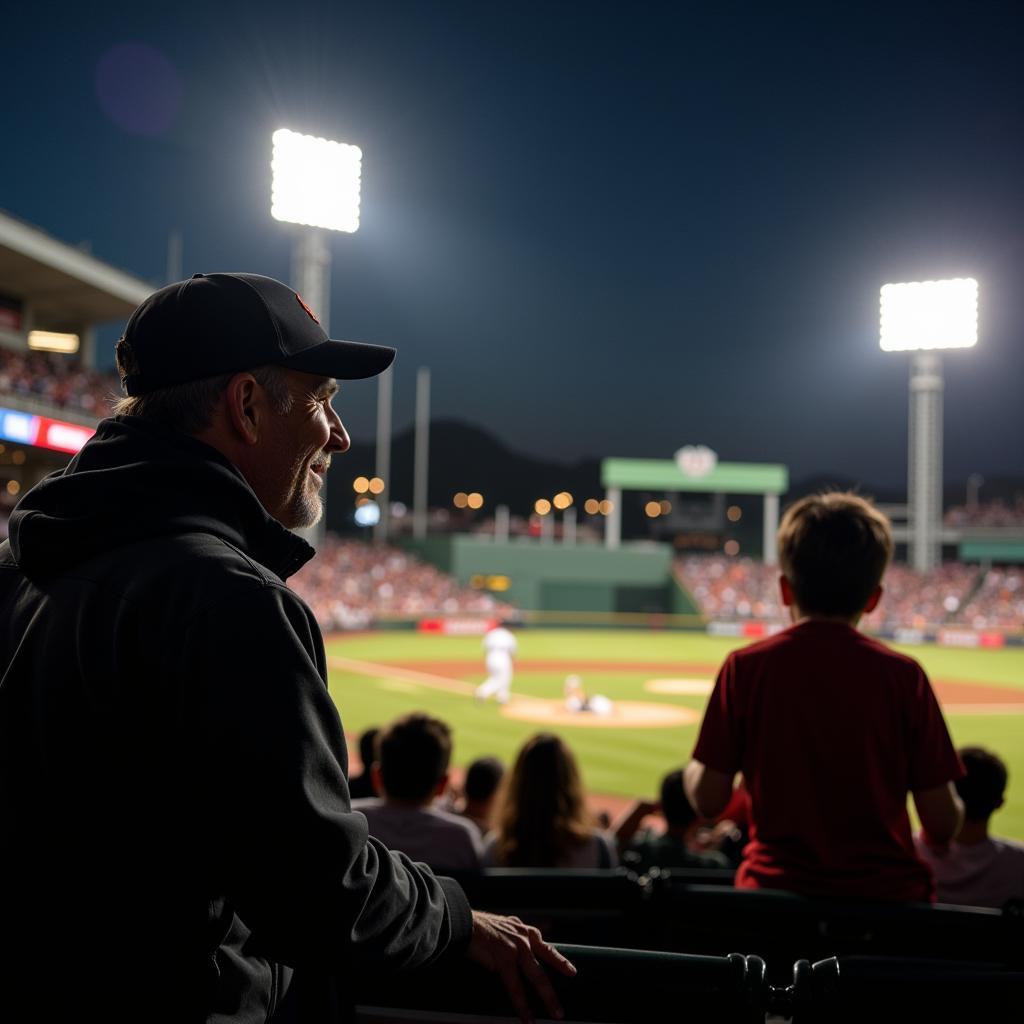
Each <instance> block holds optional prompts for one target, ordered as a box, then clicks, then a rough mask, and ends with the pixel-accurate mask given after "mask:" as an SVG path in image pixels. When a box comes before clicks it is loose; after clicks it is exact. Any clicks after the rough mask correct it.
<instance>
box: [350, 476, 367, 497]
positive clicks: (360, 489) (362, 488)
mask: <svg viewBox="0 0 1024 1024" xmlns="http://www.w3.org/2000/svg"><path fill="white" fill-rule="evenodd" d="M369 489H370V481H369V480H368V479H367V478H366V477H365V476H357V477H356V478H355V480H353V481H352V490H354V491H355V492H356V494H365V493H366V492H367V491H368V490H369Z"/></svg>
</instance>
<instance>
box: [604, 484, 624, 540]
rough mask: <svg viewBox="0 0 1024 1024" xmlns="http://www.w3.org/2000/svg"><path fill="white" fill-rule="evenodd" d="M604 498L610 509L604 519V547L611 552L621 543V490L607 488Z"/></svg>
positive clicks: (618, 488) (619, 488)
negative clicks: (609, 504)
mask: <svg viewBox="0 0 1024 1024" xmlns="http://www.w3.org/2000/svg"><path fill="white" fill-rule="evenodd" d="M605 497H606V498H607V499H608V501H610V502H611V505H612V508H611V511H610V512H609V513H608V515H607V516H605V519H604V546H605V547H606V548H608V550H609V551H613V550H614V549H616V548H617V547H618V546H619V544H620V543H621V542H622V488H621V487H609V488H608V490H607V491H606V492H605Z"/></svg>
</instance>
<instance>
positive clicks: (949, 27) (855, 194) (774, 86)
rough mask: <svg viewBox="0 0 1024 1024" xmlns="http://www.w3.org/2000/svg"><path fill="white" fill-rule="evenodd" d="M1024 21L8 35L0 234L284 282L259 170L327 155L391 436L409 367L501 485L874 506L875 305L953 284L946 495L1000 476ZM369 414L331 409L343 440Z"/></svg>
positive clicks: (1023, 208)
mask: <svg viewBox="0 0 1024 1024" xmlns="http://www.w3.org/2000/svg"><path fill="white" fill-rule="evenodd" d="M82 6H83V8H84V5H82ZM1022 11H1024V8H1022V7H1021V5H1019V4H1013V3H1003V4H991V3H972V4H964V3H963V2H960V3H928V4H899V3H895V4H893V3H890V4H877V5H871V4H864V3H860V4H820V3H816V4H807V5H787V4H773V5H765V4H699V5H698V4H682V3H671V4H670V3H664V4H662V3H649V4H641V3H628V4H627V3H620V4H609V3H594V2H592V3H583V2H579V3H545V4H533V3H515V4H511V3H507V4H496V3H480V2H474V3H462V2H428V0H422V2H415V3H413V2H406V3H397V2H381V0H375V2H372V3H313V2H309V0H294V2H292V3H290V4H280V3H275V4H260V3H240V2H237V0H227V2H220V3H217V4H191V3H188V2H183V3H178V4H175V5H166V8H165V9H159V10H157V9H154V8H153V7H152V6H151V5H143V4H138V3H133V4H110V3H99V4H96V5H91V6H90V7H89V8H88V10H87V11H86V10H84V9H79V6H78V5H75V6H74V7H72V5H67V6H65V5H48V4H42V5H34V6H30V5H24V6H23V8H22V10H21V11H19V12H18V13H14V14H11V13H8V14H6V15H5V18H4V26H5V36H6V37H7V41H6V42H5V45H4V61H3V63H2V64H0V87H2V89H3V95H4V96H5V102H4V104H3V109H2V111H0V125H2V126H3V137H4V139H5V140H6V143H7V145H6V147H5V157H4V160H3V163H2V165H0V207H3V208H5V209H7V210H8V211H10V212H11V213H13V214H15V215H17V216H20V217H22V218H24V219H26V220H28V221H30V222H32V223H35V224H38V225H40V226H41V227H43V228H45V229H46V230H48V231H50V232H52V233H53V234H55V235H57V236H58V237H60V238H62V239H65V240H67V241H70V242H78V241H81V240H88V241H89V242H91V244H92V247H93V251H94V252H95V253H96V255H98V256H100V257H101V258H103V259H106V260H109V261H110V262H112V263H114V264H117V265H120V266H123V267H125V268H126V269H128V270H131V271H132V272H134V273H136V274H138V275H140V276H142V277H145V278H147V279H151V280H153V281H154V283H157V284H159V283H162V279H163V275H164V268H165V260H166V240H167V234H168V232H169V230H170V229H172V228H180V229H181V231H182V232H183V235H184V271H185V273H186V274H191V273H193V272H196V271H214V270H250V271H256V272H261V273H268V274H272V275H274V276H277V277H287V275H288V268H289V255H290V245H291V237H292V236H291V233H290V229H289V228H288V227H287V226H284V225H281V224H278V223H276V222H274V221H272V220H271V218H270V216H269V177H270V172H269V149H270V134H271V132H272V130H273V129H275V128H277V127H281V126H288V127H291V128H294V129H295V130H298V131H304V132H309V133H312V134H318V135H324V136H327V137H332V138H338V139H342V140H344V141H349V142H354V143H357V144H358V145H360V146H361V147H362V149H363V154H364V157H363V174H364V179H363V181H364V192H363V211H362V227H361V229H360V231H359V232H358V233H357V234H356V235H353V236H343V235H339V236H336V237H334V238H333V240H332V251H333V254H334V275H333V291H332V312H331V327H332V333H333V334H334V335H335V336H341V337H351V338H356V339H360V340H366V341H377V342H382V343H387V344H393V345H396V346H397V347H398V348H399V361H398V363H397V366H396V391H395V394H396V426H398V427H401V426H402V425H403V424H406V423H408V422H409V420H410V419H411V416H412V401H413V389H414V377H415V371H416V368H417V367H418V366H420V365H429V366H430V367H431V368H432V371H433V379H434V414H435V415H438V416H441V415H443V416H452V417H461V418H464V419H467V420H470V421H472V422H475V423H478V424H479V425H481V426H483V427H485V428H487V429H489V430H492V431H494V432H495V433H497V434H498V435H500V436H501V438H502V439H503V440H504V441H505V442H506V443H507V444H508V445H509V446H511V447H512V448H515V449H519V450H522V451H525V452H530V453H534V454H547V455H551V456H556V457H559V458H565V459H574V458H577V457H582V456H588V455H598V456H600V455H620V456H643V457H655V458H660V457H664V458H668V457H671V455H672V453H673V452H674V451H675V449H676V448H678V447H679V446H680V445H682V444H684V443H705V444H708V445H710V446H711V447H713V448H715V449H716V450H717V451H718V452H719V455H720V457H721V458H723V459H729V460H744V461H746V460H749V461H779V462H784V463H786V464H788V465H789V466H790V469H791V472H792V473H793V474H794V476H801V475H805V474H808V473H812V472H815V471H818V470H823V471H828V472H831V473H835V474H843V475H848V476H852V477H857V478H860V479H862V480H863V481H864V482H865V483H866V484H869V485H870V484H892V483H899V482H900V481H902V480H903V479H904V476H905V460H906V418H907V357H906V356H900V355H889V354H884V353H881V352H880V351H879V350H878V342H877V315H878V313H877V309H878V289H879V287H880V285H882V284H883V283H885V282H886V281H890V280H921V279H929V278H938V277H946V276H966V275H972V276H975V277H977V278H978V279H979V281H980V286H981V340H980V343H979V345H978V348H977V349H975V350H974V351H971V352H956V353H952V354H950V355H949V356H948V357H947V358H946V474H947V477H948V478H955V477H963V476H966V474H968V473H970V472H981V473H984V474H987V475H993V474H996V473H1000V472H1003V473H1021V472H1024V402H1022V401H1021V391H1022V382H1024V330H1022V325H1024V287H1022V282H1024V70H1022V69H1024V61H1022V59H1021V54H1022V53H1024V13H1022ZM126 44H141V45H142V46H144V47H146V48H148V51H155V54H156V56H153V54H152V53H151V52H150V54H149V56H150V60H151V63H150V64H148V65H147V64H146V63H145V62H143V63H142V64H141V65H140V64H138V63H133V62H132V61H126V57H125V55H126V54H127V55H128V56H130V55H131V53H132V51H131V50H130V49H129V50H126V49H125V48H124V47H125V45H126ZM148 51H147V52H148ZM145 56H146V54H145V53H144V54H143V57H145ZM140 67H141V68H142V70H139V68H140ZM133 69H134V70H133ZM126 78H127V79H128V80H130V81H132V82H133V83H134V84H133V85H132V87H131V88H130V89H129V90H128V91H127V92H126V91H125V90H124V89H123V87H121V85H120V83H123V82H124V81H125V80H126ZM15 98H16V99H15ZM374 398H375V390H374V388H373V387H372V385H352V386H350V387H349V388H347V389H346V392H345V396H344V397H343V401H342V404H341V409H342V413H343V416H345V418H346V419H347V421H348V422H349V425H350V428H351V429H352V432H353V433H354V434H356V435H361V436H363V437H366V436H367V435H368V434H369V433H371V432H372V430H373V423H374V418H373V416H374V414H373V408H374V404H373V403H374Z"/></svg>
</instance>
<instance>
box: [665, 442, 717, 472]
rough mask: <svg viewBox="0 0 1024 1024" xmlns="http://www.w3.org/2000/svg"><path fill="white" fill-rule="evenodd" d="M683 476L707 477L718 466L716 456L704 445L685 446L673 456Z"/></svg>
mask: <svg viewBox="0 0 1024 1024" xmlns="http://www.w3.org/2000/svg"><path fill="white" fill-rule="evenodd" d="M675 460H676V465H677V466H678V467H679V472H680V473H682V474H683V476H695V477H701V476H707V475H708V473H710V472H711V471H712V470H713V469H714V468H715V466H717V465H718V455H717V453H715V452H714V451H712V450H711V449H710V448H709V447H708V446H707V445H706V444H686V445H683V447H682V448H680V449H679V450H678V451H677V452H676V454H675Z"/></svg>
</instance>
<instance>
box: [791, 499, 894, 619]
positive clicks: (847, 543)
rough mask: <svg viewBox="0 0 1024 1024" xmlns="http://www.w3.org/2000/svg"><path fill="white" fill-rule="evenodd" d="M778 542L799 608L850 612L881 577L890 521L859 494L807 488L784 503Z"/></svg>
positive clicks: (867, 596)
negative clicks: (808, 490) (807, 492)
mask: <svg viewBox="0 0 1024 1024" xmlns="http://www.w3.org/2000/svg"><path fill="white" fill-rule="evenodd" d="M778 546H779V564H780V566H781V568H782V572H783V575H784V576H785V577H786V579H787V580H789V584H790V586H791V587H792V589H793V596H794V598H795V599H796V603H797V605H798V606H799V608H800V610H801V611H802V612H805V613H807V614H809V615H836V616H843V617H846V618H852V617H853V616H855V615H857V614H859V613H860V612H862V611H863V610H864V606H865V605H866V604H867V603H868V600H869V599H870V598H871V595H872V594H873V593H874V591H875V588H876V587H877V586H878V585H879V583H881V581H882V575H883V573H884V572H885V568H886V566H887V565H888V564H889V559H890V558H891V557H892V527H891V526H890V525H889V520H888V519H887V518H886V517H885V516H884V515H882V513H881V512H879V511H878V509H877V508H875V507H874V506H873V505H872V504H871V503H870V502H869V501H866V500H865V499H864V498H862V497H860V496H859V495H857V494H853V493H851V492H849V491H832V492H829V493H826V494H811V495H808V496H807V497H806V498H801V499H800V500H799V501H797V502H795V503H794V504H792V505H790V506H789V508H788V509H786V513H785V515H784V516H783V517H782V523H781V525H780V526H779V533H778Z"/></svg>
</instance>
